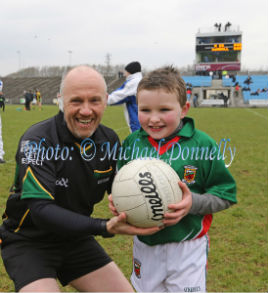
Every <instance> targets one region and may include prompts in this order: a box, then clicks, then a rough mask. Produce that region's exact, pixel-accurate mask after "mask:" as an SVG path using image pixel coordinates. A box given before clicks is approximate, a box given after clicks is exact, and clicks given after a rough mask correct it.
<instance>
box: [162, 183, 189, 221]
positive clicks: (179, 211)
mask: <svg viewBox="0 0 268 293" xmlns="http://www.w3.org/2000/svg"><path fill="white" fill-rule="evenodd" d="M179 186H180V188H181V190H182V201H181V202H179V203H176V204H169V205H168V208H169V209H171V210H173V212H171V213H165V219H164V220H163V224H164V225H165V226H171V225H175V224H177V223H178V222H179V221H180V220H181V219H182V218H183V217H185V216H186V215H187V214H188V213H189V211H190V209H191V207H192V193H191V191H190V189H189V188H188V186H187V185H186V184H185V183H183V182H182V181H179Z"/></svg>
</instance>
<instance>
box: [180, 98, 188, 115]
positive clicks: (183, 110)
mask: <svg viewBox="0 0 268 293" xmlns="http://www.w3.org/2000/svg"><path fill="white" fill-rule="evenodd" d="M189 109H190V102H188V101H187V102H186V103H185V105H184V106H183V107H182V109H181V117H180V118H181V119H183V118H184V117H185V116H186V115H187V113H188V111H189Z"/></svg>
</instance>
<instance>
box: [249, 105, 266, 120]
mask: <svg viewBox="0 0 268 293" xmlns="http://www.w3.org/2000/svg"><path fill="white" fill-rule="evenodd" d="M246 110H247V111H249V112H251V113H253V114H255V115H257V116H259V117H261V118H263V119H265V120H268V117H267V116H264V115H262V114H260V113H258V112H255V111H253V110H251V109H248V108H246Z"/></svg>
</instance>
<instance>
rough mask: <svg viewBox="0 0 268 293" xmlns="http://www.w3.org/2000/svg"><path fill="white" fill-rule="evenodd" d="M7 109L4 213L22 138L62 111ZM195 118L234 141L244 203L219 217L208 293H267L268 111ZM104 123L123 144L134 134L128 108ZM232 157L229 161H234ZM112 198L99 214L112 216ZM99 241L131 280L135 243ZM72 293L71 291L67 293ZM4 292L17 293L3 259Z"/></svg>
mask: <svg viewBox="0 0 268 293" xmlns="http://www.w3.org/2000/svg"><path fill="white" fill-rule="evenodd" d="M18 108H19V106H7V107H6V112H5V113H2V112H1V117H2V124H3V126H2V132H3V140H4V149H5V152H6V155H5V160H6V161H7V163H6V164H3V165H0V214H2V213H3V211H4V208H5V201H6V198H7V195H8V190H9V187H10V185H11V184H12V181H13V175H14V167H15V161H14V156H15V152H16V148H17V144H18V141H19V138H20V136H21V135H22V134H23V132H24V131H25V130H26V129H27V128H28V127H29V126H30V125H31V124H33V123H36V122H38V121H40V120H44V119H46V118H48V117H51V116H52V115H54V114H56V113H57V108H56V106H44V108H43V111H38V110H35V111H31V112H24V111H18ZM189 116H191V117H193V118H195V124H196V127H197V128H199V129H200V130H203V131H205V132H207V133H208V134H209V135H210V136H212V137H213V138H214V139H215V140H216V141H217V142H219V141H220V140H221V139H222V138H225V139H227V138H229V139H230V142H229V144H228V145H227V148H228V147H229V146H230V147H231V148H232V149H233V148H234V147H235V148H236V154H235V158H234V161H233V163H232V165H231V166H230V171H231V173H232V174H233V176H234V178H235V179H236V182H237V190H238V193H237V198H238V204H237V205H235V206H233V207H232V208H230V209H229V210H226V211H223V212H220V213H218V214H215V215H214V220H213V224H212V227H211V230H210V240H211V243H210V244H211V247H210V253H209V262H208V275H207V290H208V291H211V292H267V289H268V281H267V280H268V273H267V251H268V247H267V149H268V148H267V147H268V141H267V122H268V111H267V109H264V108H262V109H256V108H254V109H233V108H227V109H224V108H203V109H201V108H200V109H199V108H193V109H191V110H190V112H189ZM103 123H104V124H105V125H108V126H110V127H111V128H113V129H115V130H117V132H118V134H119V136H120V139H121V140H122V139H124V138H125V137H126V135H127V134H128V128H127V127H126V124H125V120H124V116H123V111H122V107H108V108H107V110H106V112H105V115H104V118H103ZM228 159H229V158H227V160H228ZM107 205H108V203H107V199H105V200H104V201H102V203H100V204H98V205H97V206H96V209H95V215H98V216H99V217H110V216H111V215H110V212H109V210H108V207H107ZM98 240H99V241H100V242H101V244H102V245H103V246H104V247H105V249H106V250H107V252H108V253H109V254H110V255H111V256H112V258H113V259H114V260H115V262H116V263H117V264H118V265H119V267H120V268H121V269H122V271H123V272H124V274H125V275H126V276H127V277H128V278H129V276H130V274H131V261H132V251H131V249H132V238H131V237H128V236H116V237H114V238H112V239H103V238H101V237H98ZM63 290H64V291H71V290H72V289H71V288H70V287H66V288H64V289H63ZM0 291H2V292H7V291H14V288H13V284H12V282H11V281H10V279H9V278H8V276H7V274H6V272H5V269H4V267H3V264H2V261H1V260H0Z"/></svg>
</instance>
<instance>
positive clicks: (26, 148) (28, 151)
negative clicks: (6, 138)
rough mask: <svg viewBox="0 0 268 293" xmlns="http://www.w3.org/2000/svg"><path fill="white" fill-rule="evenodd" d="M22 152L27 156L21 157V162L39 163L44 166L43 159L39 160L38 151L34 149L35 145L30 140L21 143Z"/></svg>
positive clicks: (27, 163) (24, 163) (26, 163)
mask: <svg viewBox="0 0 268 293" xmlns="http://www.w3.org/2000/svg"><path fill="white" fill-rule="evenodd" d="M20 152H21V153H23V154H24V155H25V156H24V157H22V158H21V163H22V164H23V165H29V164H31V165H38V166H42V165H43V161H42V160H39V159H38V157H37V152H36V151H33V147H32V145H31V142H30V141H29V140H23V141H22V142H21V145H20Z"/></svg>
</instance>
